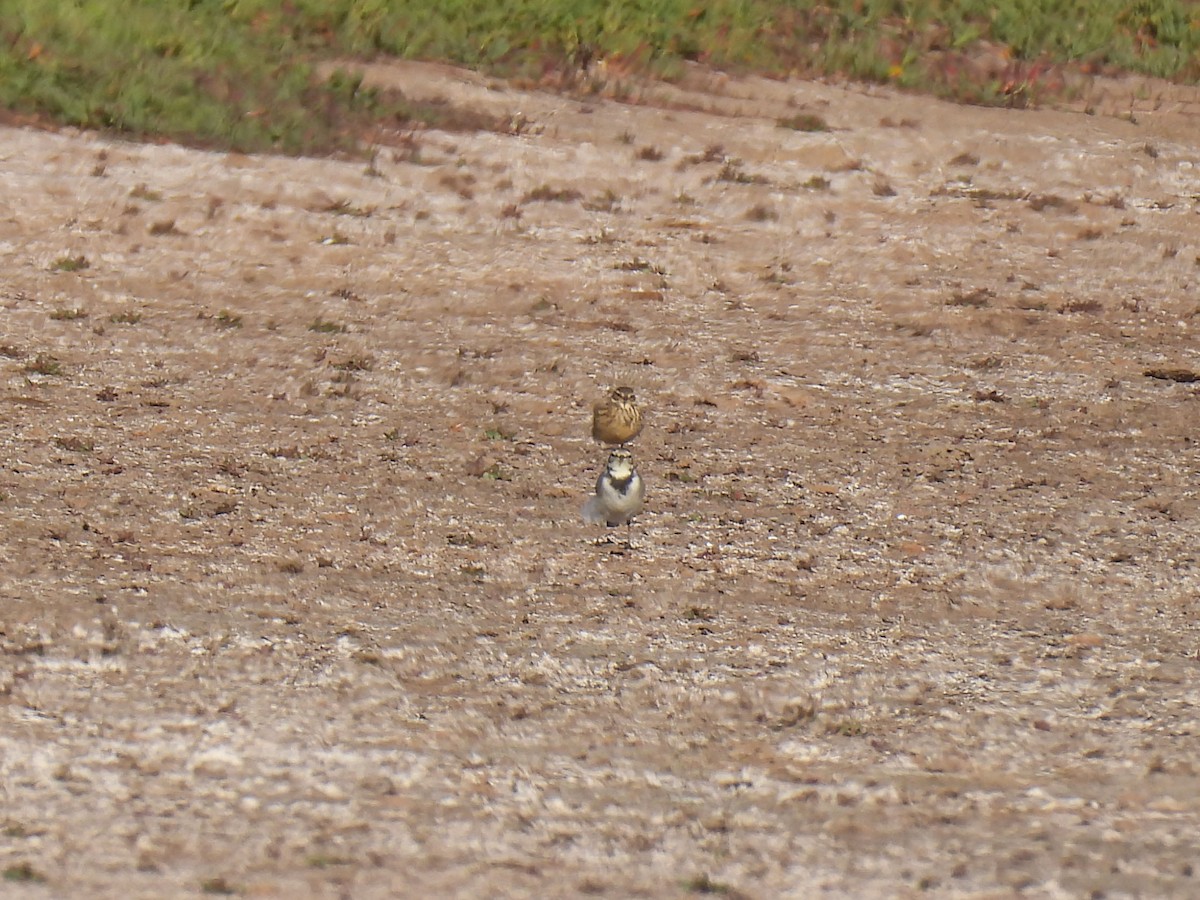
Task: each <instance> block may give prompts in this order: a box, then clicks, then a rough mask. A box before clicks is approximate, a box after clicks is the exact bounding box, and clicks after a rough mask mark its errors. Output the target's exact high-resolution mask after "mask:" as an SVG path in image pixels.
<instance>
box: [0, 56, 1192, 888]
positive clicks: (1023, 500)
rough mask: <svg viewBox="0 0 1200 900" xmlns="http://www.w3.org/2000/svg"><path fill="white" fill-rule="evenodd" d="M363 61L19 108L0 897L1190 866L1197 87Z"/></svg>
mask: <svg viewBox="0 0 1200 900" xmlns="http://www.w3.org/2000/svg"><path fill="white" fill-rule="evenodd" d="M371 77H372V78H374V79H382V80H386V81H387V82H389V83H399V84H401V85H403V86H404V88H405V90H406V91H408V92H409V93H411V94H413V95H421V94H424V95H426V96H436V97H445V98H447V99H448V100H449V101H450V102H451V103H453V104H455V105H459V106H463V107H471V108H473V109H476V110H478V111H483V112H487V113H488V114H490V115H497V116H502V117H506V118H507V119H508V121H510V122H511V123H512V131H513V132H514V133H511V134H503V133H499V134H498V133H490V132H483V133H471V134H447V133H440V132H425V133H420V134H415V135H408V136H403V135H394V134H393V135H386V134H385V135H381V140H382V141H384V142H385V143H386V145H387V146H385V147H383V148H382V149H381V152H380V153H379V155H378V157H377V159H376V162H375V164H374V166H373V167H370V168H368V167H367V166H365V165H364V164H363V163H362V162H338V161H318V160H289V159H274V158H258V157H255V158H247V157H242V156H236V155H234V156H231V155H222V154H210V153H201V152H197V151H191V150H185V149H180V148H176V147H169V146H164V147H155V146H137V145H128V144H121V143H116V142H112V141H108V140H104V139H100V138H97V137H94V136H90V135H82V136H72V135H66V134H60V135H55V134H47V133H39V132H32V131H20V130H3V131H0V159H2V160H3V163H2V165H0V188H2V190H3V196H4V197H5V198H6V201H7V202H6V211H5V214H4V216H3V217H0V247H2V248H3V251H4V258H5V261H6V265H5V270H4V279H3V296H2V297H0V303H2V305H3V309H2V318H0V322H2V323H3V326H2V328H3V336H2V339H0V353H2V354H3V357H2V358H0V363H2V365H3V371H4V374H5V379H4V383H3V387H2V388H0V416H3V422H4V425H5V428H4V429H3V441H4V452H5V461H6V465H5V466H4V469H3V472H2V473H0V498H2V502H0V509H2V510H3V513H4V516H3V519H2V521H0V533H2V537H0V553H3V563H4V570H5V576H4V578H3V580H2V582H0V592H2V595H3V606H2V607H0V609H2V610H3V616H2V618H0V699H2V700H3V704H2V706H0V719H2V724H0V775H2V776H3V777H2V781H0V783H2V784H3V795H2V796H3V806H4V832H3V833H4V837H3V839H2V840H0V867H3V868H4V869H5V870H6V871H7V877H8V879H9V880H7V881H6V883H5V890H4V893H5V896H6V897H7V896H12V897H51V896H52V897H67V896H71V897H82V896H88V897H121V898H129V897H147V898H149V897H154V898H162V897H175V896H180V897H182V896H194V895H196V894H198V893H201V892H208V893H221V892H224V891H226V890H228V891H235V892H238V893H241V894H244V895H246V896H279V897H289V898H290V897H300V896H314V897H326V896H328V897H341V896H345V897H354V898H356V900H358V898H383V897H393V896H429V897H433V896H495V897H556V896H578V895H581V894H589V895H599V896H610V897H630V896H648V897H674V896H678V897H682V896H687V895H690V894H695V893H703V892H717V893H719V894H723V895H724V896H734V897H755V898H758V897H761V898H767V897H781V896H792V897H811V896H815V895H817V894H819V893H824V894H827V895H834V896H836V895H849V896H856V897H875V896H878V897H889V898H890V897H901V896H908V895H910V894H917V893H922V892H925V893H932V894H934V895H940V896H970V897H976V896H977V897H1001V896H1009V895H1011V894H1013V893H1017V892H1020V893H1021V894H1022V896H1030V897H1079V896H1088V895H1089V894H1091V895H1093V896H1100V895H1103V896H1106V897H1117V896H1134V895H1137V896H1149V895H1155V896H1168V895H1174V896H1180V897H1183V896H1194V895H1195V894H1196V893H1197V892H1200V885H1198V881H1197V879H1200V874H1197V873H1195V871H1194V869H1195V867H1196V866H1197V864H1198V863H1200V838H1198V837H1197V835H1198V834H1200V777H1198V774H1197V765H1198V763H1197V758H1198V755H1197V754H1198V749H1200V737H1198V735H1197V731H1198V729H1200V725H1198V724H1197V704H1198V703H1200V688H1198V687H1197V685H1198V684H1200V677H1198V676H1200V656H1198V651H1197V645H1198V644H1197V641H1198V638H1200V626H1198V625H1197V621H1196V614H1197V590H1198V587H1200V577H1198V573H1200V567H1198V566H1200V563H1198V561H1197V546H1198V544H1200V502H1198V496H1197V489H1196V487H1195V484H1196V475H1195V473H1196V470H1197V462H1198V459H1197V457H1198V455H1200V449H1198V446H1197V443H1196V440H1195V437H1194V434H1195V427H1196V425H1195V423H1196V421H1197V419H1196V415H1197V408H1198V407H1197V403H1198V393H1197V390H1198V389H1197V386H1196V385H1195V384H1193V383H1189V382H1188V381H1186V380H1184V381H1177V380H1171V379H1170V378H1156V377H1149V376H1147V375H1146V374H1145V373H1146V372H1147V371H1148V370H1172V371H1163V372H1161V373H1160V374H1163V375H1173V377H1174V378H1185V379H1186V378H1189V377H1192V375H1191V373H1192V372H1193V371H1195V370H1197V369H1200V361H1198V360H1197V359H1196V352H1195V346H1196V343H1195V342H1196V335H1195V329H1196V327H1197V318H1196V316H1197V312H1198V311H1200V291H1198V286H1197V284H1198V279H1200V239H1198V235H1200V224H1198V223H1200V219H1198V217H1197V213H1198V211H1200V206H1198V194H1197V191H1198V189H1200V188H1198V186H1200V149H1197V147H1198V146H1200V142H1198V141H1197V138H1200V120H1198V119H1197V118H1196V117H1195V116H1193V115H1192V114H1191V110H1192V109H1193V108H1194V98H1192V97H1190V96H1183V94H1182V93H1180V92H1182V89H1172V93H1171V96H1172V97H1173V98H1175V99H1174V100H1172V102H1171V103H1163V104H1158V108H1157V109H1155V108H1154V104H1146V108H1145V110H1144V111H1142V110H1141V109H1140V108H1139V111H1138V112H1137V114H1136V115H1135V117H1134V118H1135V119H1136V121H1134V122H1131V121H1128V119H1122V118H1119V117H1116V116H1114V115H1106V114H1103V113H1104V112H1105V110H1103V109H1101V110H1099V111H1100V112H1101V113H1102V114H1100V115H1094V116H1088V115H1083V114H1079V113H1072V112H1028V111H1025V112H1017V111H1004V110H983V109H973V108H958V107H953V106H949V105H946V104H942V103H939V102H937V101H933V100H929V99H924V98H915V97H907V96H902V95H896V94H894V93H891V92H889V91H886V90H883V89H875V88H872V89H865V88H849V89H847V88H843V87H837V86H828V85H820V84H810V83H795V82H791V83H780V82H769V81H762V80H737V79H728V78H724V77H720V76H714V75H705V74H702V73H697V74H695V75H693V76H691V77H689V79H687V80H685V82H684V83H682V84H681V85H677V86H674V87H663V86H656V87H654V88H653V89H649V88H647V89H646V91H645V93H644V95H643V99H644V100H645V101H646V102H645V103H644V104H643V105H629V104H619V103H615V102H612V101H610V100H605V99H595V100H592V101H588V102H581V101H579V100H575V99H570V98H565V97H562V96H557V95H553V94H539V93H536V92H529V93H521V92H518V91H516V90H514V89H512V88H510V87H507V86H504V85H499V84H495V83H492V82H489V81H488V80H487V79H484V78H481V77H479V76H475V75H472V74H470V73H462V72H458V71H455V70H452V69H446V68H444V67H428V66H412V65H406V66H396V67H380V68H376V69H373V70H372V72H371ZM1180 98H1182V99H1180ZM1176 101H1177V102H1176ZM1188 104H1193V106H1189V105H1188ZM1117 106H1120V104H1119V103H1116V104H1115V105H1114V107H1113V108H1114V109H1115V108H1116V107H1117ZM802 114H805V115H812V116H818V117H820V118H821V119H823V120H824V121H825V122H826V123H828V125H829V126H830V129H831V130H829V131H825V132H803V131H797V130H793V129H789V128H781V127H779V126H778V125H777V124H776V123H777V120H779V119H781V118H785V117H794V116H798V115H802ZM72 261H74V262H72ZM83 264H86V267H85V268H78V269H77V270H76V271H67V270H69V269H72V268H76V267H77V266H80V265H83ZM1174 370H1179V371H1174ZM1195 377H1197V378H1200V376H1195ZM613 384H630V385H633V386H634V387H635V388H636V389H637V391H638V393H639V396H640V397H641V398H642V399H643V400H644V401H645V403H646V405H647V407H648V411H649V416H650V419H649V426H648V428H647V430H646V433H645V434H644V435H643V436H642V437H641V438H640V439H639V440H638V441H637V442H636V444H635V446H634V449H635V455H636V457H637V459H638V464H639V467H640V469H641V471H642V473H643V475H644V476H645V477H646V479H647V481H648V483H649V508H648V511H647V513H646V514H645V515H644V516H643V517H642V518H641V519H640V520H639V522H638V526H637V528H636V530H635V535H634V537H635V545H636V547H635V549H634V550H633V551H632V552H622V545H621V544H620V543H619V542H605V538H606V537H607V535H606V534H603V533H601V531H598V530H597V529H594V528H591V527H588V526H585V525H584V524H583V523H582V521H581V520H580V519H579V516H578V510H579V507H580V505H581V503H582V502H583V499H584V497H585V496H586V492H587V491H588V490H589V489H590V485H591V482H592V481H593V479H594V477H595V472H596V470H597V468H598V466H599V465H600V463H601V462H602V460H603V454H602V453H601V451H600V450H598V449H597V448H596V446H595V445H594V444H593V443H592V442H591V441H590V440H589V439H588V436H587V427H588V417H589V406H590V403H591V401H592V400H593V399H594V398H595V397H597V396H599V395H600V394H601V393H602V392H604V391H605V390H606V389H607V388H608V387H609V386H611V385H613ZM23 876H28V879H29V880H25V881H21V880H20V879H21V878H22V877H23ZM42 879H44V880H42Z"/></svg>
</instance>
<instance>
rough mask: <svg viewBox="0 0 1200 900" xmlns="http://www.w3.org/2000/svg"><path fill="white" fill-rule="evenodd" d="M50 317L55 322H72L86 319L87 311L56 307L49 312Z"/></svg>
mask: <svg viewBox="0 0 1200 900" xmlns="http://www.w3.org/2000/svg"><path fill="white" fill-rule="evenodd" d="M50 318H51V319H54V320H55V321H56V322H74V321H76V320H77V319H86V318H87V313H86V312H85V311H84V310H82V309H78V308H76V309H65V308H63V309H56V310H54V311H53V312H52V313H50Z"/></svg>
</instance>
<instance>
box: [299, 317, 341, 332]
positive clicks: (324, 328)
mask: <svg viewBox="0 0 1200 900" xmlns="http://www.w3.org/2000/svg"><path fill="white" fill-rule="evenodd" d="M308 330H309V331H315V332H317V333H318V334H345V333H346V331H347V330H348V329H347V328H346V326H345V325H343V324H341V323H340V322H331V321H329V320H328V319H315V320H313V323H312V324H311V325H309V326H308Z"/></svg>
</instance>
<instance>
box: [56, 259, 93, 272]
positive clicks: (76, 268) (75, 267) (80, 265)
mask: <svg viewBox="0 0 1200 900" xmlns="http://www.w3.org/2000/svg"><path fill="white" fill-rule="evenodd" d="M91 265H92V264H91V263H90V262H88V258H87V257H86V256H60V257H59V258H58V259H56V260H55V261H54V262H52V263H51V264H50V271H52V272H82V271H83V270H84V269H87V268H90V267H91Z"/></svg>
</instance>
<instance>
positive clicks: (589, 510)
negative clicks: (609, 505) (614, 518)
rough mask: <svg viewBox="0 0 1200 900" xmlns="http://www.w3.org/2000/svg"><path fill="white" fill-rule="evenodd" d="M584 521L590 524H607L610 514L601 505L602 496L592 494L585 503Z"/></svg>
mask: <svg viewBox="0 0 1200 900" xmlns="http://www.w3.org/2000/svg"><path fill="white" fill-rule="evenodd" d="M583 521H585V522H587V523H588V524H589V525H607V524H608V514H607V513H605V512H604V510H603V509H601V507H600V498H599V497H597V496H594V495H593V496H592V498H591V499H590V500H588V502H587V503H585V504H583Z"/></svg>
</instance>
